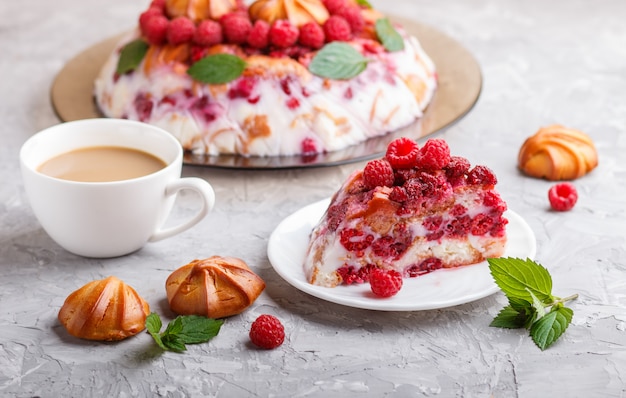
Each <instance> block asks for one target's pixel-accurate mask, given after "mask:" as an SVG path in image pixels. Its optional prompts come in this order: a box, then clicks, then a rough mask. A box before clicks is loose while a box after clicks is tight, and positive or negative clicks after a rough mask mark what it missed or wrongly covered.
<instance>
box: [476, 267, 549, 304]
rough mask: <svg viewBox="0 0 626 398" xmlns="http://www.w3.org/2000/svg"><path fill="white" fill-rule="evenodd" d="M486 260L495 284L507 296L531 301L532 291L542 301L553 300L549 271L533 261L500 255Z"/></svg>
mask: <svg viewBox="0 0 626 398" xmlns="http://www.w3.org/2000/svg"><path fill="white" fill-rule="evenodd" d="M487 262H488V263H489V270H490V271H491V275H492V276H493V278H494V280H495V282H496V284H497V285H498V286H499V287H500V289H502V291H503V292H504V294H506V296H507V297H509V298H511V297H514V298H518V299H522V300H525V301H527V302H528V303H532V302H533V299H532V296H531V295H530V293H531V292H532V294H534V295H535V296H537V298H538V299H539V300H541V301H542V302H551V301H553V300H554V297H552V293H551V292H552V277H551V276H550V273H549V272H548V270H547V269H545V268H544V267H542V266H541V265H539V264H537V263H535V262H534V261H532V260H530V259H526V260H522V259H519V258H511V257H502V258H490V259H488V260H487Z"/></svg>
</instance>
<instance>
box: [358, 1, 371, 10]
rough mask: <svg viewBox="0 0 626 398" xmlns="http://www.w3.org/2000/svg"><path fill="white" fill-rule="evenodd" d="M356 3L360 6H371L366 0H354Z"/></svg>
mask: <svg viewBox="0 0 626 398" xmlns="http://www.w3.org/2000/svg"><path fill="white" fill-rule="evenodd" d="M356 3H357V4H358V5H360V6H361V7H365V8H372V5H371V4H370V2H369V1H367V0H356Z"/></svg>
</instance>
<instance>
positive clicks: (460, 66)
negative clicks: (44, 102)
mask: <svg viewBox="0 0 626 398" xmlns="http://www.w3.org/2000/svg"><path fill="white" fill-rule="evenodd" d="M391 19H392V20H394V21H395V22H398V23H400V24H401V25H402V26H403V27H404V28H405V30H406V31H407V32H409V33H411V34H413V35H415V36H416V37H417V38H418V39H419V41H420V43H421V45H422V47H423V48H424V50H425V51H426V53H427V54H428V55H429V56H430V57H431V58H432V60H433V62H434V63H435V66H436V69H437V75H438V78H439V85H438V88H437V91H436V92H435V95H434V97H433V100H432V101H431V103H430V104H429V105H428V108H427V109H426V111H425V113H424V116H423V117H422V118H421V119H419V120H417V121H416V122H415V123H412V124H410V125H409V126H407V127H405V128H403V129H400V130H398V131H395V132H392V133H389V134H387V135H384V136H381V137H375V138H371V139H369V140H367V141H364V142H362V143H360V144H357V145H353V146H351V147H348V148H346V149H342V150H339V151H334V152H329V153H324V154H318V155H315V156H274V157H245V156H238V155H217V156H213V155H194V154H192V153H186V154H185V157H184V163H185V164H187V165H196V166H207V167H216V168H230V169H283V168H305V167H322V166H335V165H340V164H346V163H352V162H358V161H362V160H368V159H372V158H375V157H380V156H381V155H382V154H383V153H384V152H385V150H386V149H387V145H388V144H389V142H391V141H392V140H394V139H395V138H398V137H401V136H406V137H410V138H413V139H415V140H419V139H421V138H423V137H426V136H429V135H433V134H436V133H438V132H440V131H442V130H443V129H445V128H446V127H449V126H450V125H452V124H453V123H455V122H457V121H458V120H460V119H461V118H462V117H463V116H465V115H466V114H467V113H468V112H469V111H470V110H471V109H472V108H473V107H474V105H475V103H476V101H477V100H478V97H479V95H480V91H481V88H482V75H481V72H480V67H479V65H478V63H477V61H476V59H475V58H474V57H473V56H472V54H471V53H469V51H467V50H466V49H465V48H464V47H463V46H461V45H460V44H459V43H458V42H457V41H455V40H454V39H452V38H450V37H449V36H447V35H445V34H444V33H442V32H440V31H439V30H437V29H435V28H433V27H430V26H428V25H424V24H421V23H418V22H415V21H410V20H405V19H403V18H399V17H391ZM124 34H126V33H122V34H119V35H116V36H113V37H110V38H108V39H106V40H104V41H101V42H99V43H96V44H95V45H93V46H91V47H89V48H87V49H86V50H84V51H82V52H81V53H79V54H78V55H76V56H75V57H74V58H72V59H71V60H70V61H69V62H68V63H67V64H66V65H65V66H64V67H63V68H62V69H61V71H60V72H59V73H58V74H57V76H56V78H55V80H54V82H53V84H52V88H51V92H50V95H51V100H52V106H53V108H54V111H55V112H56V114H57V116H58V117H59V119H61V121H64V122H67V121H73V120H79V119H88V118H96V117H102V114H101V113H100V111H99V110H98V108H97V106H96V104H95V101H94V98H93V85H94V81H95V79H96V78H97V76H98V74H99V72H100V69H101V67H102V65H103V64H104V63H105V61H106V59H107V58H108V57H109V55H110V54H111V52H112V51H113V49H114V48H115V45H116V44H117V43H118V42H119V40H121V38H122V36H123V35H124Z"/></svg>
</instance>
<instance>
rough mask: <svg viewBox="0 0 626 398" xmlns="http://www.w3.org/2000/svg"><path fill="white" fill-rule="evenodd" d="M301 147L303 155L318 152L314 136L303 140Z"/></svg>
mask: <svg viewBox="0 0 626 398" xmlns="http://www.w3.org/2000/svg"><path fill="white" fill-rule="evenodd" d="M300 148H301V152H302V154H303V155H311V154H314V153H317V152H318V150H317V143H316V142H315V140H314V139H313V138H309V137H307V138H305V139H303V140H302V143H301V144H300Z"/></svg>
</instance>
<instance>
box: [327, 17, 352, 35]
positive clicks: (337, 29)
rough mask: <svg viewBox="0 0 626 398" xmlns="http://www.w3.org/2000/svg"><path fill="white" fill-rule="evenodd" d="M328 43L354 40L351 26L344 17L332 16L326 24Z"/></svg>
mask: <svg viewBox="0 0 626 398" xmlns="http://www.w3.org/2000/svg"><path fill="white" fill-rule="evenodd" d="M324 34H325V35H326V41H327V42H331V41H348V40H350V39H351V38H352V31H351V30H350V25H349V24H348V21H346V20H345V19H344V18H343V17H340V16H338V15H332V16H331V17H330V18H328V19H327V20H326V22H324Z"/></svg>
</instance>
